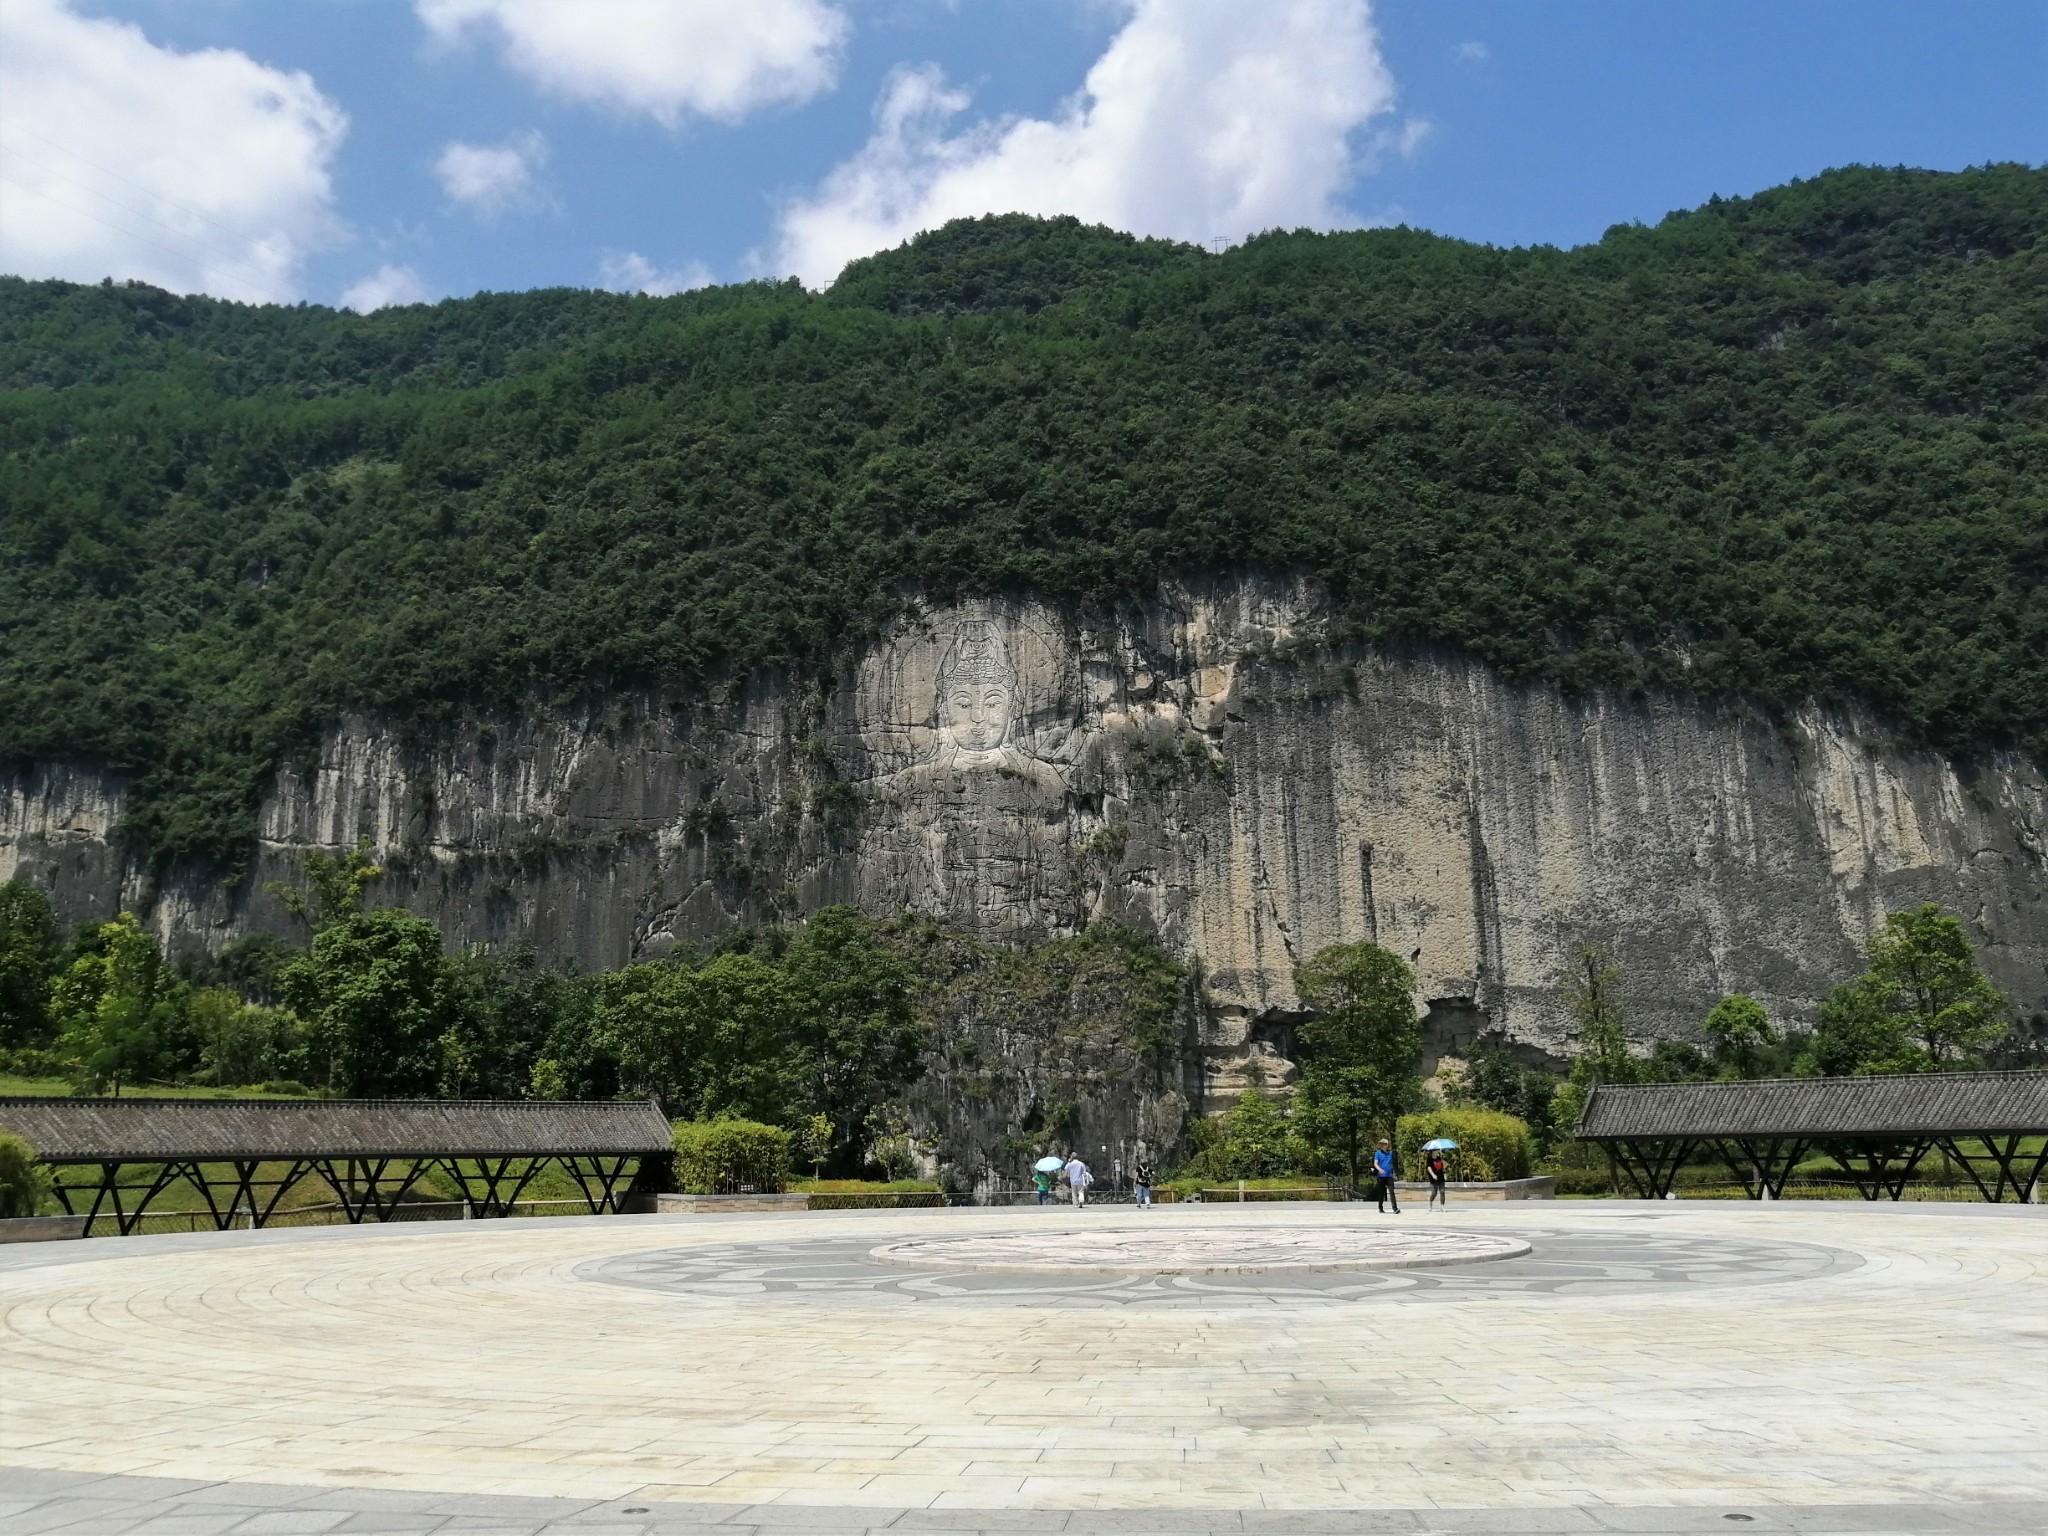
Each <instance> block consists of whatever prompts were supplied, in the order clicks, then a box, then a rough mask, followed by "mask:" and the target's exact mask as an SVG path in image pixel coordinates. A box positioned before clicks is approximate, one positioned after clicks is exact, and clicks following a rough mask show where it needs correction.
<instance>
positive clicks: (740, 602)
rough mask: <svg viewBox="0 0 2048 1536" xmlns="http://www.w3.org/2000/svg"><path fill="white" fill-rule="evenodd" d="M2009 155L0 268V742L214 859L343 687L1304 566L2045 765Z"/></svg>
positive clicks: (2037, 249)
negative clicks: (408, 275)
mask: <svg viewBox="0 0 2048 1536" xmlns="http://www.w3.org/2000/svg"><path fill="white" fill-rule="evenodd" d="M2044 226H2048V171H2043V170H2039V169H2034V168H2029V167H2025V166H2015V165H2005V166H1994V167H1988V168H1985V169H1981V170H1974V171H1969V172H1965V173H1961V174H1954V175H1946V174H1935V173H1927V172H1915V171H1882V170H1868V169H1854V170H1846V171H1838V172H1831V173H1829V174H1827V175H1824V176H1820V177H1817V178H1815V179H1813V180H1811V181H1805V182H1798V183H1794V184H1792V185H1790V186H1786V187H1782V188H1779V189H1777V190H1775V191H1772V192H1769V193H1766V194H1763V195H1761V196H1759V197H1756V198H1751V199H1747V200H1742V201H1733V202H1719V201H1717V202H1715V203H1712V204H1710V205H1708V206H1707V207H1705V208H1701V209H1697V210H1695V211H1692V212H1689V213H1682V214H1675V215H1673V216H1671V217H1670V218H1668V219H1666V220H1664V221H1663V222H1662V223H1661V224H1659V225H1657V226H1656V227H1654V228H1646V227H1641V226H1626V227H1617V228H1616V229H1614V230H1611V231H1610V232H1609V233H1608V235H1607V236H1606V238H1605V239H1603V240H1601V241H1600V242H1599V243H1598V244H1596V245H1591V246H1587V247H1584V248H1581V249H1577V250H1572V251H1558V250H1551V249H1533V250H1512V251H1510V250H1497V249H1491V248H1487V247H1481V246H1474V245H1468V244H1464V243H1461V242H1459V241H1455V240H1447V239H1442V238H1438V237H1436V236H1432V235H1428V234H1424V233H1420V232H1417V231H1413V230H1406V229H1397V230H1376V231H1366V232H1357V233H1349V234H1336V235H1316V234H1306V233H1295V234H1285V233H1274V234H1269V235H1265V236H1262V237H1260V238H1258V239H1255V240H1252V241H1250V242H1248V243H1247V244H1245V245H1244V246H1242V247H1240V248H1238V249H1235V250H1232V251H1230V252H1228V253H1226V254H1224V255H1221V256H1217V255H1211V254H1208V253H1206V252H1204V251H1201V250H1198V249H1195V248H1192V247H1185V246H1179V245H1174V244H1170V243H1166V242H1158V241H1138V240H1133V239H1130V238H1128V237H1125V236H1121V235H1117V234H1114V233H1111V232H1109V231H1105V230H1100V229H1089V228H1084V227H1081V226H1079V225H1077V224H1075V223H1074V222H1072V221H1070V220H1052V221H1039V220H1031V219H1024V218H1018V217H1006V218H993V219H983V220H978V221H971V222H966V223H961V224H956V225H953V226H949V227H948V228H946V229H944V230H941V231H938V232H937V233H935V234H932V235H929V236H926V237H924V238H922V239H920V240H918V241H915V242H913V243H912V244H911V245H910V246H908V247H906V248H904V249H902V250H898V251H893V252H888V253H885V254H883V255H879V256H875V257H872V258H869V259H868V260H866V261H862V262H857V263H855V264H854V265H853V266H852V267H851V268H849V269H848V270H847V272H846V273H845V275H844V276H842V277H841V279H840V280H839V282H838V283H837V284H836V285H835V286H834V287H833V288H832V289H831V290H829V291H827V292H825V293H823V294H809V293H806V292H804V291H803V290H802V289H801V288H799V287H797V286H795V285H794V284H780V285H776V284H753V285H742V286H737V287H731V288H724V289H716V290H709V291H704V292H699V293H693V294H687V295H683V296H680V297H676V298H668V299H650V298H642V297H629V296H618V295H611V294H603V293H584V292H568V291H554V292H538V293H528V294H517V295H484V296H480V297H477V298H474V299H467V300H460V301H451V302H447V303H443V304H439V305H434V306H430V307H429V306H421V307H415V308H407V309H397V310H387V311H383V312H380V313H378V314H375V315H370V316H356V315H351V314H345V313H337V312H335V311H331V310H323V309H317V308H310V307H299V308H277V307H272V308H251V307H247V306H242V305H234V304H225V303H219V302H215V301H212V300H205V299H181V298H176V297H173V296H171V295H168V294H165V293H162V292H159V291H156V290H153V289H148V288H143V287H137V286H125V287H123V286H113V285H102V286H99V287H80V286H76V285H72V284H67V283H55V282H41V283H29V282H21V281H17V280H12V279H0V761H4V762H5V763H7V764H21V763H26V762H30V761H35V760H44V759H54V758H61V759H72V760H90V761H97V762H101V763H105V764H108V765H111V766H112V767H114V768H116V769H119V770H121V771H122V772H124V773H127V774H130V775H133V776H134V777H135V779H136V781H137V795H136V798H135V809H134V812H133V817H134V824H133V826H132V828H131V831H132V832H133V834H134V835H135V836H136V837H137V838H138V839H139V840H140V841H141V842H142V844H143V845H144V846H145V847H147V848H148V849H150V850H152V851H153V852H154V853H156V854H157V855H159V856H165V857H168V856H174V855H178V854H186V853H199V854H206V855H211V856H218V857H223V858H226V859H228V860H230V861H232V859H233V858H234V857H235V855H236V854H237V852H238V850H239V849H240V848H241V847H243V846H244V845H245V842H246V839H247V837H248V834H249V831H250V828H251V825H252V809H253V805H254V800H255V797H256V795H257V794H258V793H259V792H260V789H261V786H262V784H263V782H264V778H265V776H266V774H267V772H268V770H269V769H270V767H271V766H272V765H273V764H274V763H275V762H276V761H277V759H278V757H279V755H280V754H281V753H283V752H285V751H288V750H290V749H291V748H292V747H293V746H294V745H295V744H298V743H302V742H305V741H307V740H308V739H310V738H311V737H312V735H313V734H314V733H316V732H317V731H318V730H319V728H320V727H321V726H322V725H323V724H325V723H326V722H328V721H330V720H332V719H333V718H334V717H335V715H336V714H337V713H338V712H340V711H342V710H344V709H351V708H359V709H367V710H372V711H381V712H387V713H393V714H397V715H400V716H405V717H411V718H416V719H419V720H420V721H422V723H428V724H430V723H431V722H432V721H434V720H435V719H437V718H441V717H443V716H445V715H447V714H448V713H449V712H450V711H453V710H456V709H459V708H461V707H463V706H466V705H470V704H490V703H499V702H505V701H510V700H517V699H530V698H533V697H536V696H544V695H552V696H555V697H573V696H578V695H581V694H584V693H587V692H589V691H591V690H597V689H603V688H606V687H609V686H613V685H618V684H627V685H634V686H640V685H648V684H652V685H655V686H663V687H671V686H672V687H687V686H688V685H689V684H690V683H691V682H692V681H693V680H695V679H698V678H701V677H703V676H705V675H707V674H711V673H718V672H727V671H737V672H744V671H747V670H749V669H754V668H759V667H763V666H770V665H778V666H780V665H786V666H792V667H796V668H799V669H805V668H818V667H825V666H829V665H830V664H831V663H832V662H833V661H834V660H835V659H836V658H838V657H840V656H842V655H843V654H844V653H845V652H846V650H847V649H848V647H849V646H850V645H852V644H854V643H856V642H857V641H858V640H859V639H860V638H861V637H862V636H864V635H866V634H868V633H870V632H872V631H873V629H874V628H875V627H876V626H877V625H878V624H880V623H882V622H884V621H885V620H886V619H887V617H888V616H889V615H890V614H891V613H892V612H893V611H894V610H895V609H896V608H897V606H898V605H899V604H900V603H901V602H902V601H903V600H904V598H905V596H906V595H907V594H909V593H911V592H913V591H917V590H922V591H924V592H926V593H929V594H932V595H935V596H938V597H945V596H947V595H950V594H956V593H964V592H969V591H992V590H1003V591H1024V590H1029V591H1031V592H1034V593H1036V594H1038V595H1040V596H1042V597H1044V598H1047V599H1050V600H1052V601H1055V602H1063V603H1069V604H1076V605H1085V604H1101V603H1108V602H1112V601H1116V600H1121V599H1128V598H1138V597H1142V596H1144V595H1145V594H1146V593H1147V592H1148V591H1149V590H1150V589H1151V588H1152V587H1153V586H1154V584H1155V583H1157V582H1158V581H1159V580H1160V579H1161V578H1163V577H1166V576H1169V575H1180V574H1186V575H1199V574H1204V573H1213V572H1220V571H1226V570H1239V569H1257V570H1266V571H1298V572H1303V573H1307V574H1309V575H1311V576H1313V577H1315V578H1317V579H1318V580H1320V581H1321V582H1322V583H1324V584H1325V585H1326V586H1327V587H1328V589H1329V590H1330V592H1331V593H1332V595H1333V597H1334V599H1335V601H1336V603H1337V605H1338V611H1339V613H1340V614H1341V615H1342V617H1343V619H1344V620H1345V622H1346V623H1347V624H1348V625H1349V626H1350V630H1351V633H1353V634H1354V635H1356V636H1357V637H1360V638H1370V639H1381V640H1387V641H1391V642H1417V641H1426V642H1436V643H1444V644H1449V645H1454V646H1458V647H1463V648H1465V649H1467V650H1469V651H1471V652H1474V653H1476V654H1478V655H1479V656H1481V657H1484V658H1485V659H1487V660H1488V661H1490V662H1492V663H1493V664H1495V665H1496V666H1498V667H1500V668H1502V669H1504V670H1505V671H1506V672H1508V673H1509V674H1511V675H1514V676H1518V677H1543V678H1552V679H1555V680H1557V681H1559V682H1561V683H1564V684H1566V685H1567V686H1573V685H1580V684H1585V683H1592V682H1600V683H1611V684H1612V683H1618V684H1622V685H1635V684H1653V685H1654V684H1680V685H1684V686H1689V687H1694V688H1702V689H1706V690H1709V691H1714V692H1722V693H1740V694H1745V695H1749V696H1752V697H1757V698H1761V699H1763V700H1766V701H1768V702H1772V703H1777V704H1790V703H1796V702H1798V701H1800V700H1803V699H1805V698H1808V697H1821V698H1840V699H1854V700H1859V701H1862V702H1865V703H1867V704H1870V705H1872V706H1875V707H1876V708H1878V709H1879V710H1881V711H1883V712H1884V713H1885V714H1887V715H1888V716H1890V717H1891V718H1892V719H1894V720H1895V721H1897V722H1898V723H1899V724H1900V725H1901V726H1903V727H1904V728H1906V729H1907V730H1909V731H1912V732H1914V733H1917V734H1918V735H1920V736H1921V737H1923V738H1924V739H1926V740H1929V741H1931V742H1933V743H1935V744H1937V745H1940V746H1942V747H1944V748H1947V749H1950V750H1955V751H1970V750H1975V749H1979V748H1982V747H1986V746H1994V745H2016V746H2019V747H2021V748H2023V749H2024V750H2026V751H2028V752H2029V753H2031V754H2032V755H2034V756H2035V757H2036V758H2037V759H2048V602H2044V597H2043V571H2044V566H2048V395H2044V387H2043V371H2044V360H2048V357H2044V354H2048V255H2044V249H2043V244H2042V238H2041V237H2042V232H2043V228H2044Z"/></svg>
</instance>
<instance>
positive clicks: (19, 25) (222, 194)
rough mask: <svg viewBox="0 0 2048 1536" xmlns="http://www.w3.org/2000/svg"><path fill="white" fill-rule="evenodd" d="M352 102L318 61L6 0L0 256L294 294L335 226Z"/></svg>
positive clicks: (255, 296) (205, 288)
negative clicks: (254, 54)
mask: <svg viewBox="0 0 2048 1536" xmlns="http://www.w3.org/2000/svg"><path fill="white" fill-rule="evenodd" d="M347 131H348V119H347V117H346V116H345V115H344V114H343V113H342V111H341V109H340V108H339V107H337V106H336V105H335V104H334V103H333V102H332V101H330V100H328V98H327V97H326V96H324V95H322V94H321V92H320V90H319V88H318V87H317V86H316V85H315V84H314V83H313V80H312V77H311V76H309V75H306V74H303V73H299V72H296V71H294V72H289V73H287V72H286V71H283V70H277V69H272V68H269V67H268V66H267V65H263V64H259V63H257V62H256V61H255V60H254V59H252V58H250V57H249V56H248V55H247V54H243V53H236V52H234V51H232V50H229V49H224V48H208V49H202V50H200V51H198V52H196V53H177V52H174V51H172V50H171V49H168V48H160V47H158V46H156V45H155V44H154V43H152V42H150V41H149V39H148V38H147V37H145V36H144V35H143V34H142V31H141V29H140V28H138V27H135V26H131V25H129V24H128V23H125V22H118V21H107V20H100V19H93V18H88V17H84V16H80V15H77V14H76V13H74V12H73V11H71V10H70V9H69V8H68V7H67V6H65V5H64V4H62V3H60V0H4V3H0V177H4V178H5V183H4V187H0V191H4V194H5V199H6V215H5V217H4V218H0V270H6V271H8V272H14V273H19V274H21V275H23V276H28V277H68V278H73V279H77V280H80V281H86V282H92V281H97V280H98V279H99V278H101V277H108V276H111V277H118V278H138V279H140V280H142V281H144V282H150V283H155V284H158V285H159V286H161V287H165V288H169V289H172V290H174V291H177V292H180V293H191V292H203V293H212V294H218V295H221V296H222V297H226V298H235V299H250V300H279V299H289V298H293V297H296V296H297V294H298V291H299V272H300V267H301V264H302V263H303V261H304V259H305V257H306V254H307V252H308V251H310V250H312V249H315V248H317V247H319V246H321V245H324V244H328V243H330V242H331V241H332V240H333V239H334V238H335V236H336V234H337V232H338V226H337V225H336V223H335V220H334V217H333V214H332V213H331V211H330V204H331V199H332V196H333V188H332V185H331V183H330V182H329V179H328V163H329V161H330V160H331V159H332V158H333V156H334V153H335V151H336V150H337V149H338V148H339V147H340V144H341V140H342V137H343V135H344V134H346V133H347Z"/></svg>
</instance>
